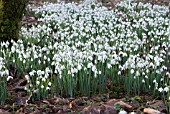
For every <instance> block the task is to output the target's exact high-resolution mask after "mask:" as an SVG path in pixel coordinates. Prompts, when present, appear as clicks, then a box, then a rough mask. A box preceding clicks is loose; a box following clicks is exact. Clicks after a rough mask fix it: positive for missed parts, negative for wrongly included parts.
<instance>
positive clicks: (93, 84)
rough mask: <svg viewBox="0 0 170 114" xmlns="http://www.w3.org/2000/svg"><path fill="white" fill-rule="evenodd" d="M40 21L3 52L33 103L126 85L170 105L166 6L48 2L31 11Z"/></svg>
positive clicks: (138, 92)
mask: <svg viewBox="0 0 170 114" xmlns="http://www.w3.org/2000/svg"><path fill="white" fill-rule="evenodd" d="M32 11H33V12H34V13H35V15H36V16H37V17H38V21H39V22H40V23H39V24H37V25H33V26H32V27H30V28H26V27H23V28H22V30H21V37H22V38H21V39H20V40H18V41H17V42H14V41H12V42H13V45H12V47H11V49H8V48H5V49H6V50H4V51H3V50H1V53H2V56H3V57H4V58H5V57H7V58H8V60H10V63H9V62H6V64H7V68H8V69H9V66H10V64H12V65H14V66H16V68H17V69H18V71H19V74H20V75H21V76H23V78H26V79H27V82H28V84H27V87H26V88H25V89H26V90H27V91H28V94H31V92H33V91H34V90H36V93H35V94H34V97H33V98H34V99H35V100H40V99H42V98H47V97H48V96H49V95H62V96H69V97H75V96H76V95H83V96H84V95H85V96H91V95H95V94H102V93H104V92H107V91H106V90H107V89H108V80H109V89H110V90H111V91H114V89H113V88H114V87H115V86H117V87H120V86H122V85H123V86H124V88H125V90H126V91H127V93H128V95H139V94H141V93H145V92H150V93H153V95H154V96H158V95H160V93H161V94H162V95H163V96H164V100H165V101H166V103H168V102H169V100H170V91H169V89H170V82H169V78H170V72H169V70H168V67H167V66H168V64H169V63H170V59H169V58H170V37H169V31H170V27H169V20H168V7H166V6H158V5H153V6H152V5H151V4H143V3H140V2H139V3H133V2H131V1H128V2H126V1H125V2H120V3H119V4H118V5H117V6H116V8H115V10H109V9H108V8H106V7H104V6H102V4H100V3H95V2H85V3H82V4H75V3H67V4H65V3H56V4H52V3H46V4H45V5H44V6H42V7H38V8H35V9H33V10H32Z"/></svg>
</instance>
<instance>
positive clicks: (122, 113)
mask: <svg viewBox="0 0 170 114" xmlns="http://www.w3.org/2000/svg"><path fill="white" fill-rule="evenodd" d="M118 114H127V112H126V111H124V110H121V111H120V112H119V113H118Z"/></svg>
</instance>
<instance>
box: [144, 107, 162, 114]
mask: <svg viewBox="0 0 170 114" xmlns="http://www.w3.org/2000/svg"><path fill="white" fill-rule="evenodd" d="M143 112H144V113H146V114H161V112H160V111H158V110H154V109H152V108H145V109H144V111H143Z"/></svg>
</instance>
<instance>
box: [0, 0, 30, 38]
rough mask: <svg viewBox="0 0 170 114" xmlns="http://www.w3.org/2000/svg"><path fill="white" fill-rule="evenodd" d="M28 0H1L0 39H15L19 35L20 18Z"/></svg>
mask: <svg viewBox="0 0 170 114" xmlns="http://www.w3.org/2000/svg"><path fill="white" fill-rule="evenodd" d="M27 3H28V0H1V2H0V7H1V10H0V15H1V16H0V41H7V40H8V41H10V40H11V39H14V40H15V41H16V40H17V39H18V37H19V30H20V27H21V20H22V16H23V13H24V9H25V7H26V5H27Z"/></svg>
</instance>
